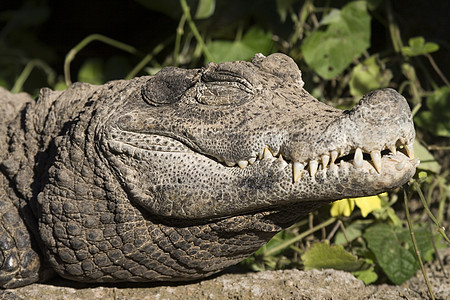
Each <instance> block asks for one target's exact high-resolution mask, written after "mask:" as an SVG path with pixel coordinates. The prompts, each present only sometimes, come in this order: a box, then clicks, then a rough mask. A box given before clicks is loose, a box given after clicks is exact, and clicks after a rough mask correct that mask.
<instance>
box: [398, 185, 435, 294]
mask: <svg viewBox="0 0 450 300" xmlns="http://www.w3.org/2000/svg"><path fill="white" fill-rule="evenodd" d="M422 196H423V195H422ZM403 198H404V200H405V214H406V220H407V222H408V228H409V234H410V235H411V240H412V243H413V246H414V250H415V252H416V257H417V260H418V262H419V265H420V269H421V270H422V275H423V278H424V279H425V283H426V284H427V288H428V292H429V293H430V296H431V299H433V300H434V299H435V298H434V294H433V290H432V289H431V285H430V282H429V281H428V276H427V272H426V271H425V267H424V266H423V262H422V258H421V257H420V252H419V248H418V247H417V241H416V236H415V235H414V230H413V226H412V222H411V217H410V216H409V208H408V195H407V194H406V188H405V187H403Z"/></svg>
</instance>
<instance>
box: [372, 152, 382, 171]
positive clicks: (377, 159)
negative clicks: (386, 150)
mask: <svg viewBox="0 0 450 300" xmlns="http://www.w3.org/2000/svg"><path fill="white" fill-rule="evenodd" d="M370 157H371V158H372V162H373V165H374V166H375V169H376V170H377V172H378V173H379V174H381V152H380V151H377V150H374V151H372V152H370Z"/></svg>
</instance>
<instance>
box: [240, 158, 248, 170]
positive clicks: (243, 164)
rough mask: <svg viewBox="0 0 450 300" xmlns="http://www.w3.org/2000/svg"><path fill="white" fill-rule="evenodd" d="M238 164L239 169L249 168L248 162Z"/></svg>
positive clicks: (242, 161)
mask: <svg viewBox="0 0 450 300" xmlns="http://www.w3.org/2000/svg"><path fill="white" fill-rule="evenodd" d="M237 164H238V166H239V168H241V169H245V168H246V167H247V166H248V161H246V160H240V161H238V163H237Z"/></svg>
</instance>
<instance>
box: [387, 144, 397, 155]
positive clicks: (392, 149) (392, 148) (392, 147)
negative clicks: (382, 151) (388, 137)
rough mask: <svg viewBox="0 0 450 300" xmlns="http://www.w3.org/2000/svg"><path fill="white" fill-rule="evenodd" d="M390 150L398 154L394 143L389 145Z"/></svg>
mask: <svg viewBox="0 0 450 300" xmlns="http://www.w3.org/2000/svg"><path fill="white" fill-rule="evenodd" d="M389 151H391V152H392V154H394V155H396V154H397V148H396V147H395V145H392V146H390V147H389Z"/></svg>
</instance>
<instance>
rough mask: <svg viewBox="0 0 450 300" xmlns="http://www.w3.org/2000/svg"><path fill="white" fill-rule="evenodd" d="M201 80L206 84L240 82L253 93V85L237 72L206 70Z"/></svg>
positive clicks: (246, 90)
mask: <svg viewBox="0 0 450 300" xmlns="http://www.w3.org/2000/svg"><path fill="white" fill-rule="evenodd" d="M201 80H202V81H203V82H204V83H206V84H208V83H212V84H215V83H217V84H218V85H220V84H221V83H222V84H221V85H222V86H224V84H223V83H239V84H241V85H242V86H243V88H242V90H243V91H245V92H248V93H250V94H253V85H252V84H251V83H250V82H249V81H248V80H247V79H246V78H244V77H242V76H241V75H240V74H236V73H233V72H230V71H222V70H216V71H213V72H206V73H204V74H203V75H202V79H201ZM230 86H234V85H230ZM234 87H235V86H234Z"/></svg>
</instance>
